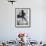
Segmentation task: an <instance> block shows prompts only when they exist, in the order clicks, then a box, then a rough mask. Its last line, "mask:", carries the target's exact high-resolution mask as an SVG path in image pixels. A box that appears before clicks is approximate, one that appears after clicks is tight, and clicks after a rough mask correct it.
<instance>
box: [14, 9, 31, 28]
mask: <svg viewBox="0 0 46 46" xmlns="http://www.w3.org/2000/svg"><path fill="white" fill-rule="evenodd" d="M16 9H28V10H29V26H28V25H27V26H17V25H16ZM15 27H16V28H29V27H31V9H30V8H15Z"/></svg>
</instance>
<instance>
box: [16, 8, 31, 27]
mask: <svg viewBox="0 0 46 46" xmlns="http://www.w3.org/2000/svg"><path fill="white" fill-rule="evenodd" d="M15 26H16V27H21V28H22V27H24V28H25V27H30V26H31V9H30V8H15Z"/></svg>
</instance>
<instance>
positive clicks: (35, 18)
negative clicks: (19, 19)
mask: <svg viewBox="0 0 46 46" xmlns="http://www.w3.org/2000/svg"><path fill="white" fill-rule="evenodd" d="M45 2H46V1H45V0H17V2H16V3H14V5H12V4H11V3H9V2H7V0H0V41H2V40H5V41H6V40H15V39H16V37H17V35H18V33H19V32H25V33H28V34H29V35H31V36H30V37H31V38H32V39H33V40H37V41H40V40H43V41H44V40H46V37H45V35H46V21H45V20H46V6H45V5H46V3H45ZM15 8H31V27H30V28H16V27H15Z"/></svg>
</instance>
